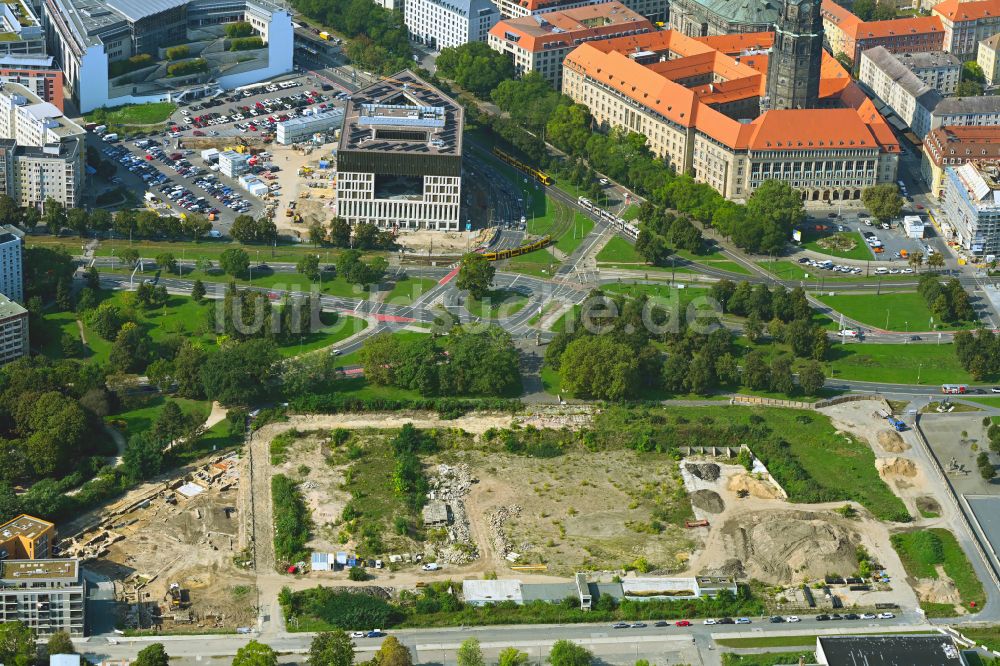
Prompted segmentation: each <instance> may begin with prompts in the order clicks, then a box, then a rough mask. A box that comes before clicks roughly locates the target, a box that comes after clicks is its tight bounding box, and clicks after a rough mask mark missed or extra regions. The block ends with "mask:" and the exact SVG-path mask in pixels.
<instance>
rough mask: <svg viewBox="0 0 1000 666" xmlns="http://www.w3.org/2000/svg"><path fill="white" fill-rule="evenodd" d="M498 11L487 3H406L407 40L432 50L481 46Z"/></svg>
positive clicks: (462, 0)
mask: <svg viewBox="0 0 1000 666" xmlns="http://www.w3.org/2000/svg"><path fill="white" fill-rule="evenodd" d="M499 20H500V10H499V9H497V6H496V5H494V4H493V3H492V2H491V1H490V0H406V5H405V7H404V8H403V21H404V22H405V23H406V29H407V30H408V31H409V33H410V37H411V38H412V39H414V40H416V41H418V42H420V43H421V44H425V45H426V46H427V47H429V48H431V49H434V50H441V49H444V48H449V47H455V46H461V45H462V44H467V43H469V42H485V41H486V36H487V35H488V34H489V32H490V28H492V27H493V26H494V25H496V23H497V21H499Z"/></svg>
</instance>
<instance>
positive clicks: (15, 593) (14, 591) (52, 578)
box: [0, 558, 86, 638]
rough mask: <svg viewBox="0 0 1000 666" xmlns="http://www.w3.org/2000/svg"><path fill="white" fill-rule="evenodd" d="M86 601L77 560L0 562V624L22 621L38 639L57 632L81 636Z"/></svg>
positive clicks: (43, 559)
mask: <svg viewBox="0 0 1000 666" xmlns="http://www.w3.org/2000/svg"><path fill="white" fill-rule="evenodd" d="M85 602H86V583H85V582H84V580H83V577H82V576H81V574H80V561H79V560H73V559H45V558H36V559H24V560H14V559H11V560H4V561H2V562H0V622H23V623H24V624H26V625H27V626H28V628H29V629H31V630H32V631H33V632H34V633H35V636H36V637H37V638H47V637H48V636H51V635H52V634H54V633H56V632H57V631H65V632H67V633H68V634H69V635H70V636H74V637H79V636H83V635H84V606H85Z"/></svg>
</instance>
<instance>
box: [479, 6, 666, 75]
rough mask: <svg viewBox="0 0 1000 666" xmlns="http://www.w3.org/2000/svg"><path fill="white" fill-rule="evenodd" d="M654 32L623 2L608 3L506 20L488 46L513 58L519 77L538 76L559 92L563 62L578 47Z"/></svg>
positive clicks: (649, 23)
mask: <svg viewBox="0 0 1000 666" xmlns="http://www.w3.org/2000/svg"><path fill="white" fill-rule="evenodd" d="M655 29H656V26H654V25H653V23H652V21H650V20H649V19H647V18H645V17H643V16H642V15H640V14H638V13H636V12H634V11H632V10H631V9H629V8H628V7H626V6H625V5H624V4H622V3H621V2H605V3H601V4H599V5H587V6H585V7H578V8H576V9H567V10H563V11H556V12H548V13H546V14H535V15H534V16H525V17H521V18H516V19H505V20H503V21H500V22H499V23H497V24H496V25H495V26H493V29H491V30H490V35H489V44H490V47H492V48H493V49H495V50H497V51H500V52H501V53H509V54H510V56H511V58H512V59H513V61H514V68H515V69H516V70H517V73H518V74H519V75H524V74H527V73H528V72H538V73H539V74H541V75H542V76H543V77H545V80H546V81H548V82H549V83H551V84H552V87H553V88H555V89H556V90H559V89H560V88H561V87H562V64H563V60H564V59H565V58H566V56H567V54H569V52H570V51H572V50H573V49H575V48H576V47H577V46H578V45H579V44H582V43H583V42H589V41H593V40H598V39H613V38H615V37H627V36H630V35H638V34H641V33H644V32H651V31H653V30H655Z"/></svg>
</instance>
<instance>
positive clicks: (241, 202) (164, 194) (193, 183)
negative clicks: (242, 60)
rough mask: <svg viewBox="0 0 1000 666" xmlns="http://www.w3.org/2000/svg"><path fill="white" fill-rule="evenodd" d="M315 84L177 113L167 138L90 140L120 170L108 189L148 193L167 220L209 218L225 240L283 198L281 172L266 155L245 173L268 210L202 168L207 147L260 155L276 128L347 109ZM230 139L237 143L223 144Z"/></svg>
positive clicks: (306, 80) (278, 86)
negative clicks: (172, 215)
mask: <svg viewBox="0 0 1000 666" xmlns="http://www.w3.org/2000/svg"><path fill="white" fill-rule="evenodd" d="M318 81H319V80H318V79H316V78H314V77H311V76H308V75H297V76H295V77H293V78H289V79H286V80H284V81H282V82H269V83H263V84H258V85H256V86H251V87H246V88H244V89H241V90H237V91H231V92H229V93H228V94H225V95H220V96H218V97H216V98H213V99H211V100H204V101H198V102H193V103H190V104H186V105H181V106H179V108H178V110H177V111H176V112H175V113H174V114H173V116H172V117H171V118H170V120H169V121H168V127H167V130H166V131H165V132H161V133H155V134H149V135H145V136H141V137H139V138H133V139H130V140H128V141H124V142H119V141H114V142H110V143H109V142H106V141H102V140H101V139H100V137H98V136H95V135H91V136H90V137H88V140H89V143H90V145H92V146H94V147H95V148H98V149H99V151H100V152H101V155H102V157H103V158H105V159H108V160H111V161H113V162H115V163H116V164H117V165H118V172H117V174H116V175H115V177H114V178H112V179H111V183H112V185H123V186H125V187H126V188H127V189H130V190H132V191H136V192H138V191H142V190H143V189H145V190H146V192H148V193H149V194H147V196H146V201H147V203H148V204H150V205H152V206H153V207H155V208H160V209H163V210H164V212H168V213H169V212H176V213H182V212H193V213H200V214H204V215H208V216H210V219H212V220H213V223H214V224H215V228H216V229H217V230H219V231H221V232H225V231H227V230H228V228H229V226H230V225H231V224H232V221H233V220H234V219H235V217H236V216H237V215H240V214H248V215H251V216H253V217H259V216H261V215H263V214H265V212H266V211H267V205H268V203H276V202H275V201H274V200H275V199H276V198H277V197H279V196H280V195H281V191H280V186H278V185H277V184H276V183H274V182H273V181H274V180H275V179H276V177H275V175H274V174H275V173H276V172H278V171H280V169H281V167H280V166H279V165H276V164H273V163H271V162H270V161H269V158H270V154H269V153H268V152H266V151H265V152H264V153H263V154H262V156H261V158H260V159H258V160H257V163H256V164H255V165H253V166H252V167H251V169H250V173H253V174H255V175H257V176H259V177H260V178H261V179H262V180H263V181H264V182H266V183H268V184H269V188H270V192H269V199H271V201H270V202H265V201H262V200H261V199H258V198H256V197H254V196H252V195H250V194H249V193H247V192H245V191H244V190H243V189H242V188H241V187H240V186H239V184H238V183H236V182H235V181H234V180H232V179H229V178H227V177H225V176H223V175H222V174H220V173H219V172H218V167H217V166H212V165H209V164H205V163H203V161H202V159H201V156H200V154H199V153H200V149H201V148H204V147H208V146H210V145H215V146H217V147H219V148H220V149H222V148H226V147H238V146H239V145H240V144H242V143H247V144H249V145H251V146H253V145H255V144H256V145H258V146H260V147H262V148H265V147H267V145H266V143H265V141H266V140H267V139H269V138H271V137H273V134H274V131H275V126H276V124H277V123H278V122H281V121H283V120H288V119H289V118H292V117H294V116H299V115H304V114H305V115H308V114H311V113H318V112H322V111H325V110H327V109H330V108H334V106H343V105H344V103H345V102H346V99H347V95H346V93H344V92H343V91H342V90H338V89H336V88H334V86H333V85H331V84H330V83H326V82H322V81H320V82H318ZM227 137H233V138H235V137H240V139H236V140H235V141H234V142H233V143H232V144H227V142H226V139H227ZM255 139H257V140H258V141H255ZM154 197H155V198H154Z"/></svg>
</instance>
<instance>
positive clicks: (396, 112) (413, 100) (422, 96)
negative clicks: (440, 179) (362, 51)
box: [339, 69, 463, 156]
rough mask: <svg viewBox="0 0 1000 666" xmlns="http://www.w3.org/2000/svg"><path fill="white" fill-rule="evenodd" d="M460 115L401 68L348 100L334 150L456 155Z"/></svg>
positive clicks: (445, 99)
mask: <svg viewBox="0 0 1000 666" xmlns="http://www.w3.org/2000/svg"><path fill="white" fill-rule="evenodd" d="M462 112H463V110H462V107H461V106H459V105H458V104H457V103H456V102H455V100H453V99H451V98H450V97H448V96H446V95H445V94H444V93H442V92H441V91H440V90H438V89H437V88H435V87H434V86H432V85H430V84H429V83H427V82H426V81H424V80H422V79H420V78H418V77H417V75H416V74H414V73H413V72H411V71H410V70H408V69H407V70H403V71H402V72H399V73H397V74H395V75H394V76H391V77H389V78H386V79H383V80H382V81H378V82H377V83H374V84H372V85H370V86H368V87H367V88H362V89H361V90H359V91H358V92H356V93H354V94H353V95H352V96H351V98H350V100H349V101H348V102H347V107H346V108H345V109H344V125H343V130H342V132H341V134H340V146H339V149H340V151H341V152H342V151H345V150H349V151H366V152H373V153H408V154H426V155H457V156H460V155H461V154H462V123H463V115H462Z"/></svg>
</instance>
